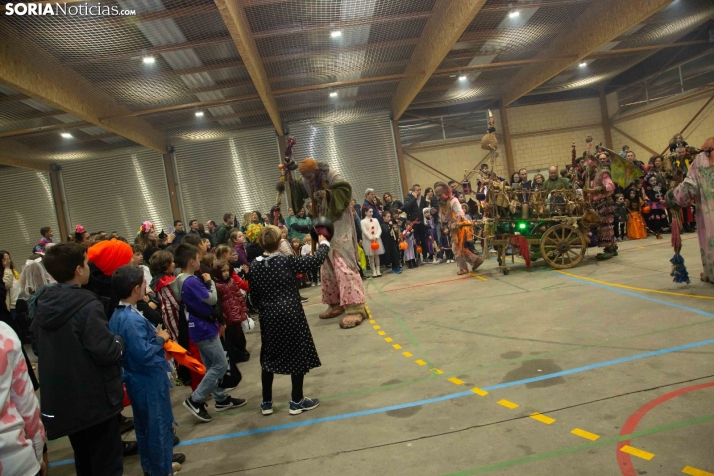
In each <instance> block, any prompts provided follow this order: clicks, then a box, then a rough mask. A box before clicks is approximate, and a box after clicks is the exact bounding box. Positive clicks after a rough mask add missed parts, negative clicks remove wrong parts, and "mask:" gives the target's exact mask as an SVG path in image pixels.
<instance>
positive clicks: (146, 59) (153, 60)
mask: <svg viewBox="0 0 714 476" xmlns="http://www.w3.org/2000/svg"><path fill="white" fill-rule="evenodd" d="M142 61H143V62H144V64H154V63H156V58H154V57H153V56H144V57H143V58H142Z"/></svg>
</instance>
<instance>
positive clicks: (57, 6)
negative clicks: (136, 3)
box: [5, 2, 136, 17]
mask: <svg viewBox="0 0 714 476" xmlns="http://www.w3.org/2000/svg"><path fill="white" fill-rule="evenodd" d="M5 15H15V16H26V15H27V16H54V15H63V16H78V17H80V16H95V17H98V16H132V15H136V11H135V10H123V9H121V8H120V7H118V6H116V5H102V4H101V3H91V4H90V3H83V4H81V5H78V4H76V3H72V4H69V3H49V2H47V3H44V2H42V3H40V2H36V3H35V2H33V3H6V4H5Z"/></svg>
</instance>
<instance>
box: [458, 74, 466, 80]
mask: <svg viewBox="0 0 714 476" xmlns="http://www.w3.org/2000/svg"><path fill="white" fill-rule="evenodd" d="M466 79H468V78H466V75H465V74H462V75H461V76H459V81H466Z"/></svg>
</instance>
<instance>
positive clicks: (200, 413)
mask: <svg viewBox="0 0 714 476" xmlns="http://www.w3.org/2000/svg"><path fill="white" fill-rule="evenodd" d="M183 406H184V407H186V410H188V411H189V412H191V414H192V415H193V416H195V417H196V418H198V419H199V420H201V421H203V422H209V421H211V420H212V418H211V415H209V414H208V412H207V411H206V403H205V402H201V403H196V402H194V401H193V400H191V397H188V398H187V399H186V400H184V401H183Z"/></svg>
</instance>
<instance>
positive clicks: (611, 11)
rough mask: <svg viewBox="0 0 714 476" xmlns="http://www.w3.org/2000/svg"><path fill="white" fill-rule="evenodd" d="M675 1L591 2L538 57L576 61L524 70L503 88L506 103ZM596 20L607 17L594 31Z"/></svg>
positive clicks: (563, 61)
mask: <svg viewBox="0 0 714 476" xmlns="http://www.w3.org/2000/svg"><path fill="white" fill-rule="evenodd" d="M671 2H672V0H628V1H627V2H620V1H613V2H591V3H590V6H589V7H588V9H587V10H586V11H585V12H584V13H582V14H581V15H580V16H579V17H578V18H577V19H576V20H575V21H574V22H573V23H572V24H571V25H570V26H569V28H568V31H569V32H570V33H569V34H565V35H561V36H560V37H558V38H556V39H555V40H553V41H552V42H551V43H550V45H549V46H548V47H547V48H545V49H544V50H543V51H542V52H541V53H539V54H538V56H539V57H557V56H566V57H570V56H571V55H574V56H575V57H576V59H575V60H574V61H573V60H571V59H559V60H552V61H548V62H545V63H539V64H532V65H527V66H524V67H523V68H521V69H520V70H519V71H518V72H517V73H516V74H515V75H514V77H513V79H512V80H511V81H509V83H508V84H506V85H504V88H503V91H504V94H503V97H502V99H503V104H504V106H508V105H509V104H511V103H513V102H514V101H516V100H517V99H518V98H520V97H522V96H525V95H526V94H528V93H529V92H531V91H533V90H534V89H535V88H537V87H538V86H540V85H542V84H544V83H546V82H547V81H549V80H550V79H552V78H553V77H555V76H557V75H558V74H560V73H561V72H563V71H564V70H565V69H567V68H568V67H569V66H570V65H572V64H573V63H574V62H576V61H580V60H581V59H583V58H586V57H587V56H588V55H590V54H592V53H593V52H594V51H595V50H597V49H598V48H599V47H601V46H602V45H604V44H606V43H608V42H610V41H612V40H613V39H615V38H617V37H618V36H620V35H621V34H622V33H624V32H626V31H627V30H629V29H630V28H632V27H633V26H635V25H637V24H639V23H642V22H643V21H644V20H646V19H647V18H649V17H650V16H652V15H653V14H654V13H656V12H658V11H659V10H661V9H662V8H664V7H666V6H667V5H668V4H670V3H671ZM594 18H607V19H608V21H604V22H601V23H599V24H598V27H597V28H593V25H592V21H593V19H594Z"/></svg>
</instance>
